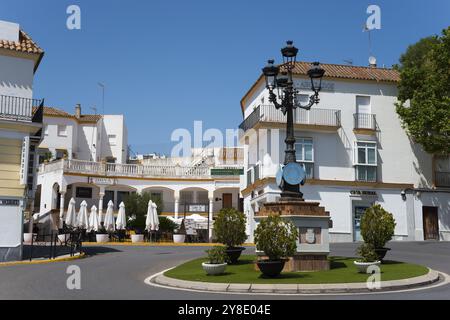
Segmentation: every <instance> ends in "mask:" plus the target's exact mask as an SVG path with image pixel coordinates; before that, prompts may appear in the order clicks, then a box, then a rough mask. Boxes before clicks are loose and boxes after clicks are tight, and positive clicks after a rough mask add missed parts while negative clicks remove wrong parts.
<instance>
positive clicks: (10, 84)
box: [0, 21, 44, 262]
mask: <svg viewBox="0 0 450 320" xmlns="http://www.w3.org/2000/svg"><path fill="white" fill-rule="evenodd" d="M43 55H44V52H43V50H42V49H40V48H39V47H38V46H37V45H36V44H35V43H34V42H33V41H32V40H31V38H30V37H29V36H28V35H27V34H25V32H24V31H23V30H21V28H20V26H19V25H18V24H16V23H12V22H6V21H0V221H1V222H0V262H3V261H15V260H21V259H22V246H23V223H24V216H25V215H27V211H28V209H29V208H30V206H32V203H33V197H34V192H35V187H36V170H35V168H36V166H37V156H36V153H35V147H36V145H38V144H39V142H40V140H41V129H42V118H41V117H40V111H42V108H40V105H41V102H42V101H41V100H38V99H33V80H34V73H35V72H36V70H37V68H38V66H39V62H40V61H41V59H42V57H43ZM33 108H35V109H36V110H37V113H35V114H33Z"/></svg>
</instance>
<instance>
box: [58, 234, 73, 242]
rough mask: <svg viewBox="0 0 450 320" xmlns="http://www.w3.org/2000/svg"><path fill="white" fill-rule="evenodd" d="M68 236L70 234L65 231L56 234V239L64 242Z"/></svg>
mask: <svg viewBox="0 0 450 320" xmlns="http://www.w3.org/2000/svg"><path fill="white" fill-rule="evenodd" d="M69 238H70V234H68V233H66V234H58V240H59V242H61V243H66V242H67V241H68V240H69Z"/></svg>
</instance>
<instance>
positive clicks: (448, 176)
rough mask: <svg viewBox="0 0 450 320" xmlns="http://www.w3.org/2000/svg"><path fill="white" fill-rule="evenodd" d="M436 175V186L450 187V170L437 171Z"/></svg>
mask: <svg viewBox="0 0 450 320" xmlns="http://www.w3.org/2000/svg"><path fill="white" fill-rule="evenodd" d="M434 175H435V185H436V187H444V188H450V172H438V171H436V172H435V173H434Z"/></svg>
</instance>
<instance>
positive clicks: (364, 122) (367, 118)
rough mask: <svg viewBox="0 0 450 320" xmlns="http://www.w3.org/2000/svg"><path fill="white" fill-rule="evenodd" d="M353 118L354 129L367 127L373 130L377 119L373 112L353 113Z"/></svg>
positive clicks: (375, 127)
mask: <svg viewBox="0 0 450 320" xmlns="http://www.w3.org/2000/svg"><path fill="white" fill-rule="evenodd" d="M353 118H354V120H355V124H354V128H355V129H368V130H374V131H375V130H376V129H377V119H376V117H375V115H374V114H370V113H355V114H354V115H353Z"/></svg>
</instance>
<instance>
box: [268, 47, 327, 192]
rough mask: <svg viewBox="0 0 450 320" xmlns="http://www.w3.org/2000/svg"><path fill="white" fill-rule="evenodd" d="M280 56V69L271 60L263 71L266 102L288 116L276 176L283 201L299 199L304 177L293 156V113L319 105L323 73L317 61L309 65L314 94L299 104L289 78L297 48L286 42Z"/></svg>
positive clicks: (295, 58) (297, 92) (303, 172)
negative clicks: (267, 94) (267, 100)
mask: <svg viewBox="0 0 450 320" xmlns="http://www.w3.org/2000/svg"><path fill="white" fill-rule="evenodd" d="M281 54H282V56H283V65H282V66H281V67H279V66H276V65H275V64H274V63H275V61H274V60H269V61H268V64H267V66H265V67H264V68H263V69H262V71H263V74H264V76H265V79H266V87H267V89H268V90H269V101H270V102H271V103H273V104H274V105H275V108H276V109H281V112H283V114H284V115H286V116H287V125H286V140H285V143H286V151H285V159H284V167H283V169H282V170H281V171H280V172H278V174H277V183H278V185H279V186H280V189H281V191H282V192H281V197H282V198H283V199H287V198H296V199H302V198H303V194H302V193H301V192H300V184H303V183H304V180H305V176H306V174H305V171H304V169H303V167H302V166H301V165H300V164H299V163H297V160H296V157H295V137H294V110H295V109H297V108H301V109H305V110H310V109H311V107H312V106H313V105H314V104H317V103H319V91H320V90H321V89H322V77H323V75H324V74H325V70H323V69H322V68H321V67H320V64H319V62H314V63H313V64H312V66H311V68H310V69H309V71H308V76H309V77H310V79H311V90H312V91H313V92H314V93H313V94H312V95H311V96H310V97H309V102H308V103H307V104H306V105H302V104H301V103H300V102H299V100H298V95H299V90H298V89H296V88H294V82H293V77H292V73H293V70H294V68H295V63H296V61H297V54H298V49H297V48H296V47H294V43H293V42H292V41H287V45H286V47H284V48H283V49H281ZM275 92H276V93H275Z"/></svg>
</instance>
